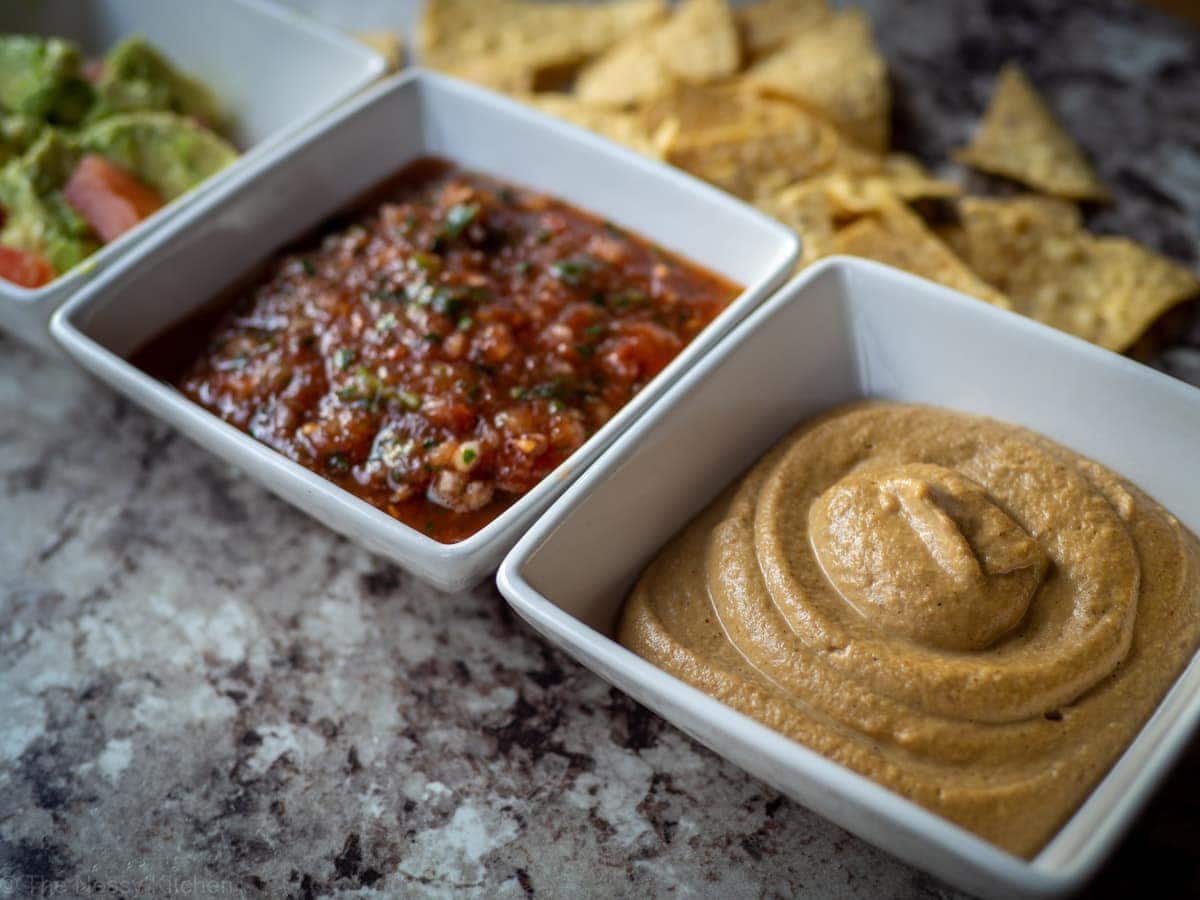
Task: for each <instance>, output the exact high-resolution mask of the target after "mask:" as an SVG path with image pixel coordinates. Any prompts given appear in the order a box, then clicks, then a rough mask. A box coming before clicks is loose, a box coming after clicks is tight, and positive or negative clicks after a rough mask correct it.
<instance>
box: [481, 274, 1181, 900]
mask: <svg viewBox="0 0 1200 900" xmlns="http://www.w3.org/2000/svg"><path fill="white" fill-rule="evenodd" d="M1014 361H1019V364H1014ZM1114 406H1116V407H1119V408H1121V409H1126V410H1130V412H1129V414H1128V415H1127V416H1123V417H1121V418H1120V419H1119V420H1118V419H1114V418H1113V417H1112V415H1111V409H1112V408H1114ZM714 421H715V422H729V423H733V422H736V423H737V427H736V428H712V427H711V423H712V422H714ZM703 429H707V431H706V432H705V433H707V434H710V435H711V438H710V439H709V440H707V441H705V442H703V443H700V442H693V443H692V444H691V445H690V449H689V452H688V453H687V454H686V455H685V456H684V457H682V458H678V459H677V461H676V465H675V468H674V472H673V477H672V478H671V479H663V478H661V477H660V475H659V459H660V458H661V456H662V455H663V454H664V453H666V452H668V451H669V448H672V447H677V446H679V445H681V443H683V442H684V441H686V440H687V439H688V437H689V436H692V435H695V434H698V433H701V431H702V430H703ZM1197 440H1200V398H1198V396H1197V394H1196V391H1195V389H1193V388H1191V387H1189V386H1187V385H1184V384H1181V383H1179V382H1176V381H1174V380H1172V379H1171V378H1169V377H1167V376H1164V375H1162V374H1160V373H1158V372H1154V371H1152V370H1150V369H1148V368H1146V367H1144V366H1141V365H1138V364H1136V363H1134V362H1132V361H1130V360H1126V359H1122V358H1120V357H1118V356H1117V355H1116V354H1113V353H1111V352H1109V351H1105V350H1101V349H1099V348H1097V347H1094V346H1091V345H1089V344H1086V343H1084V342H1083V341H1080V340H1078V339H1075V338H1072V337H1068V336H1066V335H1063V334H1062V333H1060V332H1057V331H1054V330H1052V329H1050V328H1048V327H1046V326H1043V325H1040V324H1037V323H1034V322H1030V321H1028V320H1025V319H1022V318H1020V317H1017V316H1015V315H1013V314H1011V313H1008V312H1005V311H1002V310H997V309H995V308H993V307H990V306H989V305H987V304H985V303H981V302H979V301H977V300H973V299H970V298H968V297H966V296H961V295H955V294H954V293H953V292H950V291H948V290H946V289H944V288H940V287H937V286H935V285H933V284H930V283H928V282H924V281H921V280H920V279H916V278H913V277H912V276H909V275H905V274H903V273H900V272H898V271H896V270H891V269H888V268H886V267H883V266H879V265H877V264H874V263H868V262H865V261H861V260H851V259H837V258H835V259H831V260H829V261H826V262H823V263H821V264H820V265H818V266H816V267H814V268H813V269H810V270H806V271H805V273H804V274H802V275H800V276H798V277H797V278H796V279H795V280H793V281H792V282H790V283H789V284H788V285H787V286H786V287H784V288H783V289H782V290H781V291H779V292H778V293H777V294H776V295H775V296H774V297H772V298H771V299H770V300H769V301H768V302H767V303H766V304H764V305H763V307H762V308H760V309H759V310H756V311H755V312H754V313H752V314H751V316H750V317H748V318H747V320H745V321H744V322H742V323H741V324H740V325H739V326H738V327H737V328H736V329H735V330H734V332H733V333H731V334H730V335H729V336H728V337H727V339H726V340H725V341H723V342H722V344H721V346H720V347H719V348H717V350H716V351H715V352H714V353H713V354H711V355H709V356H707V357H705V359H704V360H703V361H702V362H701V363H700V364H699V365H697V366H696V367H694V368H693V369H692V370H690V371H689V372H688V373H687V374H686V375H685V376H684V377H683V378H682V379H680V381H679V382H677V383H676V384H675V385H673V386H672V387H671V388H670V389H669V391H668V392H667V393H666V394H665V395H664V396H663V397H662V398H661V400H660V402H659V403H658V404H656V406H655V408H654V409H653V410H652V411H651V412H650V413H649V414H648V415H647V416H645V417H643V418H642V419H640V420H639V421H638V423H637V424H636V425H635V426H634V427H633V428H632V429H631V430H630V431H629V432H628V433H626V434H624V435H622V436H621V437H620V438H619V439H618V440H617V441H616V442H614V444H613V445H612V446H611V447H610V448H609V450H608V451H606V453H605V454H604V456H603V457H602V458H601V459H600V460H599V461H597V463H596V464H595V465H594V466H593V467H592V468H590V469H589V470H588V472H586V473H585V474H584V475H583V477H582V478H581V479H580V480H579V481H578V482H577V483H576V484H575V485H573V486H572V488H571V489H570V490H569V491H567V492H566V493H565V494H564V496H563V497H562V498H561V499H560V500H559V501H558V502H557V503H556V504H555V505H554V506H553V507H552V508H551V509H550V510H549V511H548V512H547V513H546V515H545V516H544V517H543V518H542V519H540V520H539V521H538V523H537V524H536V525H535V526H534V528H532V529H531V530H530V532H529V533H528V534H527V535H526V536H525V537H524V538H523V539H522V540H521V542H520V543H519V544H518V545H517V546H516V547H515V548H514V550H513V552H512V553H511V554H510V555H509V556H508V558H507V559H506V560H505V562H504V564H503V565H502V566H501V569H500V574H499V579H498V580H499V584H500V588H501V592H502V593H503V594H504V595H505V597H506V598H507V599H508V600H509V601H510V603H512V605H513V607H514V609H515V610H516V611H517V612H518V613H519V614H520V615H521V616H522V617H523V618H525V619H526V620H527V621H529V622H530V624H532V625H533V626H534V627H535V628H536V629H537V630H538V631H539V632H541V633H542V634H544V635H545V636H546V637H547V638H548V639H549V640H551V641H552V642H553V643H555V644H556V645H557V646H559V647H560V648H562V649H564V650H565V651H566V652H568V653H570V654H572V655H573V656H575V657H576V658H577V659H579V660H581V661H582V662H583V663H584V664H585V665H587V666H588V667H589V668H591V669H592V670H593V671H595V672H597V673H599V674H600V675H602V676H603V677H605V678H606V679H608V680H609V681H611V682H612V683H613V684H615V685H617V686H619V687H620V688H622V689H623V690H625V691H627V692H628V693H630V694H631V695H632V696H633V697H634V698H636V699H637V700H639V701H641V702H642V703H645V704H646V705H647V706H649V707H650V708H651V709H654V710H655V711H657V712H659V713H660V714H661V715H663V716H664V717H665V718H667V719H668V720H670V721H671V722H673V723H675V724H676V725H678V726H679V727H680V728H681V729H683V730H684V731H686V732H687V733H688V734H690V735H692V736H693V737H695V738H697V739H698V740H700V741H701V742H702V743H704V744H706V745H708V746H709V747H711V748H712V749H714V750H715V751H716V752H718V753H720V754H722V755H724V756H726V757H727V758H729V759H731V760H733V761H734V762H736V763H737V764H739V765H741V766H742V767H743V768H745V769H747V770H748V771H750V772H752V773H754V774H756V775H758V776H759V777H761V778H763V779H764V780H765V781H767V782H768V783H770V784H771V785H773V786H774V787H776V788H778V789H779V790H781V791H783V792H784V793H786V794H787V795H789V796H791V797H793V798H794V799H796V800H797V801H799V802H800V803H802V804H803V805H805V806H806V807H808V808H810V809H813V810H815V811H817V812H819V813H821V814H822V815H824V816H826V817H827V818H829V819H831V820H832V821H834V822H836V823H837V824H839V825H841V826H843V827H845V828H847V829H849V830H850V831H853V832H854V833H856V834H858V835H859V836H861V837H863V838H864V839H866V840H868V841H870V842H872V843H874V844H876V845H877V846H879V847H882V848H884V849H885V850H888V851H889V852H892V853H894V854H895V855H897V856H899V857H900V858H902V859H904V860H906V861H907V862H909V863H910V864H912V865H915V866H919V867H921V868H923V869H926V870H928V871H931V872H933V873H934V874H936V875H937V876H939V877H940V878H942V879H944V880H946V881H948V882H950V883H951V884H954V885H955V886H957V887H960V888H962V889H964V890H966V891H969V892H971V893H972V894H978V895H981V896H988V897H1056V896H1063V895H1066V894H1069V893H1072V892H1075V891H1077V890H1079V889H1080V888H1081V887H1082V886H1083V885H1084V884H1085V883H1086V881H1087V880H1088V879H1089V878H1091V877H1092V876H1093V875H1094V874H1095V873H1096V872H1097V870H1098V869H1099V867H1100V865H1101V864H1102V863H1103V861H1104V859H1105V857H1106V856H1107V854H1108V853H1109V852H1110V850H1111V849H1112V847H1113V846H1114V844H1115V842H1116V841H1117V840H1118V839H1119V838H1120V836H1121V834H1122V833H1123V831H1124V830H1125V829H1126V828H1128V827H1129V826H1130V824H1131V823H1132V821H1133V820H1134V817H1135V815H1136V813H1137V811H1138V809H1139V808H1140V807H1141V806H1142V805H1143V804H1144V803H1145V802H1146V801H1147V800H1148V799H1149V797H1150V796H1151V795H1152V793H1153V791H1154V790H1155V788H1156V786H1157V785H1158V784H1159V783H1160V782H1161V781H1162V779H1163V778H1164V776H1165V775H1166V773H1167V772H1168V770H1169V767H1170V765H1171V763H1172V761H1173V760H1174V759H1175V758H1176V757H1177V756H1178V754H1179V753H1180V752H1181V751H1182V750H1183V749H1184V748H1185V747H1186V746H1187V742H1188V740H1189V738H1190V736H1191V735H1192V734H1193V733H1194V732H1195V728H1196V725H1197V722H1198V720H1200V657H1198V656H1197V648H1198V646H1200V541H1198V540H1197V538H1196V535H1197V533H1198V532H1200V485H1198V484H1197V482H1196V479H1194V478H1192V477H1190V475H1189V473H1190V472H1191V469H1192V468H1193V460H1194V454H1195V450H1194V447H1195V442H1196V441H1197ZM598 533H599V534H605V535H608V536H609V537H608V539H607V540H605V541H604V542H603V543H597V542H596V541H595V538H594V535H596V534H598Z"/></svg>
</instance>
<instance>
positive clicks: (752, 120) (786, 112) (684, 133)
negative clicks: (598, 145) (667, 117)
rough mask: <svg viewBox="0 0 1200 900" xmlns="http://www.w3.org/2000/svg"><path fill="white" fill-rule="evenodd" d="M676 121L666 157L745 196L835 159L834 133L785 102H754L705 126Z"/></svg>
mask: <svg viewBox="0 0 1200 900" xmlns="http://www.w3.org/2000/svg"><path fill="white" fill-rule="evenodd" d="M676 121H677V123H678V128H677V130H676V131H675V133H674V136H673V138H672V139H671V140H670V142H669V143H668V144H667V146H666V148H665V149H666V153H665V155H666V159H667V160H668V161H669V162H671V163H673V164H674V165H677V166H679V167H680V168H682V169H686V170H687V171H689V172H691V173H692V174H694V175H696V176H697V177H699V178H703V179H704V180H705V181H708V182H710V183H712V184H715V185H717V186H718V187H721V188H724V189H725V190H727V191H729V192H730V193H733V194H736V195H738V196H739V197H742V198H744V199H747V200H754V199H755V198H757V197H761V196H765V195H769V194H771V193H773V192H775V191H778V190H780V189H782V188H784V187H786V186H787V185H789V184H791V183H792V182H795V181H800V180H803V179H805V178H809V177H811V176H813V175H816V174H818V173H820V172H824V171H826V170H828V169H830V168H831V167H832V166H833V165H834V163H835V161H836V160H837V159H838V151H839V149H840V138H839V136H838V134H837V132H835V131H834V130H833V129H832V128H830V127H829V126H828V125H827V124H826V123H824V122H822V121H821V120H820V119H818V118H816V117H814V116H810V115H808V114H806V113H805V112H804V111H803V110H801V109H799V108H797V107H792V106H789V105H788V104H772V103H769V102H768V103H762V102H761V101H760V102H755V103H753V104H751V105H749V106H746V107H743V108H741V110H740V115H739V116H737V117H734V116H730V117H728V118H725V119H724V120H723V121H722V122H721V123H720V124H718V125H715V126H711V127H708V128H689V127H687V123H686V120H676Z"/></svg>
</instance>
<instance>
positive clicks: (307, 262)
mask: <svg viewBox="0 0 1200 900" xmlns="http://www.w3.org/2000/svg"><path fill="white" fill-rule="evenodd" d="M300 266H301V268H303V269H304V274H305V275H316V274H317V267H316V266H314V265H313V263H312V260H311V259H309V258H308V257H307V256H306V257H304V258H303V259H302V260H300Z"/></svg>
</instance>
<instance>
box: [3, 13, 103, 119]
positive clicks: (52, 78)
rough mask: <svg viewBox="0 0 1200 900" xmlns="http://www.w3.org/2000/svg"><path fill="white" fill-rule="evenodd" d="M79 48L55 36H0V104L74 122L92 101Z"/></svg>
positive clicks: (22, 111) (27, 113)
mask: <svg viewBox="0 0 1200 900" xmlns="http://www.w3.org/2000/svg"><path fill="white" fill-rule="evenodd" d="M82 67H83V63H82V57H81V56H80V53H79V48H78V47H76V46H75V45H74V44H71V43H69V42H68V41H62V40H59V39H58V38H41V37H25V36H23V35H2V36H0V107H3V108H4V110H5V111H6V112H11V113H19V114H21V115H27V116H34V117H36V118H39V119H44V120H46V121H47V122H52V123H54V124H58V125H75V124H77V123H78V122H79V121H80V120H81V119H82V118H83V116H84V114H85V113H86V112H87V110H88V107H89V106H91V104H92V88H91V85H89V84H88V83H87V81H86V80H85V79H84V78H83V76H82V74H81V72H82Z"/></svg>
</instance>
